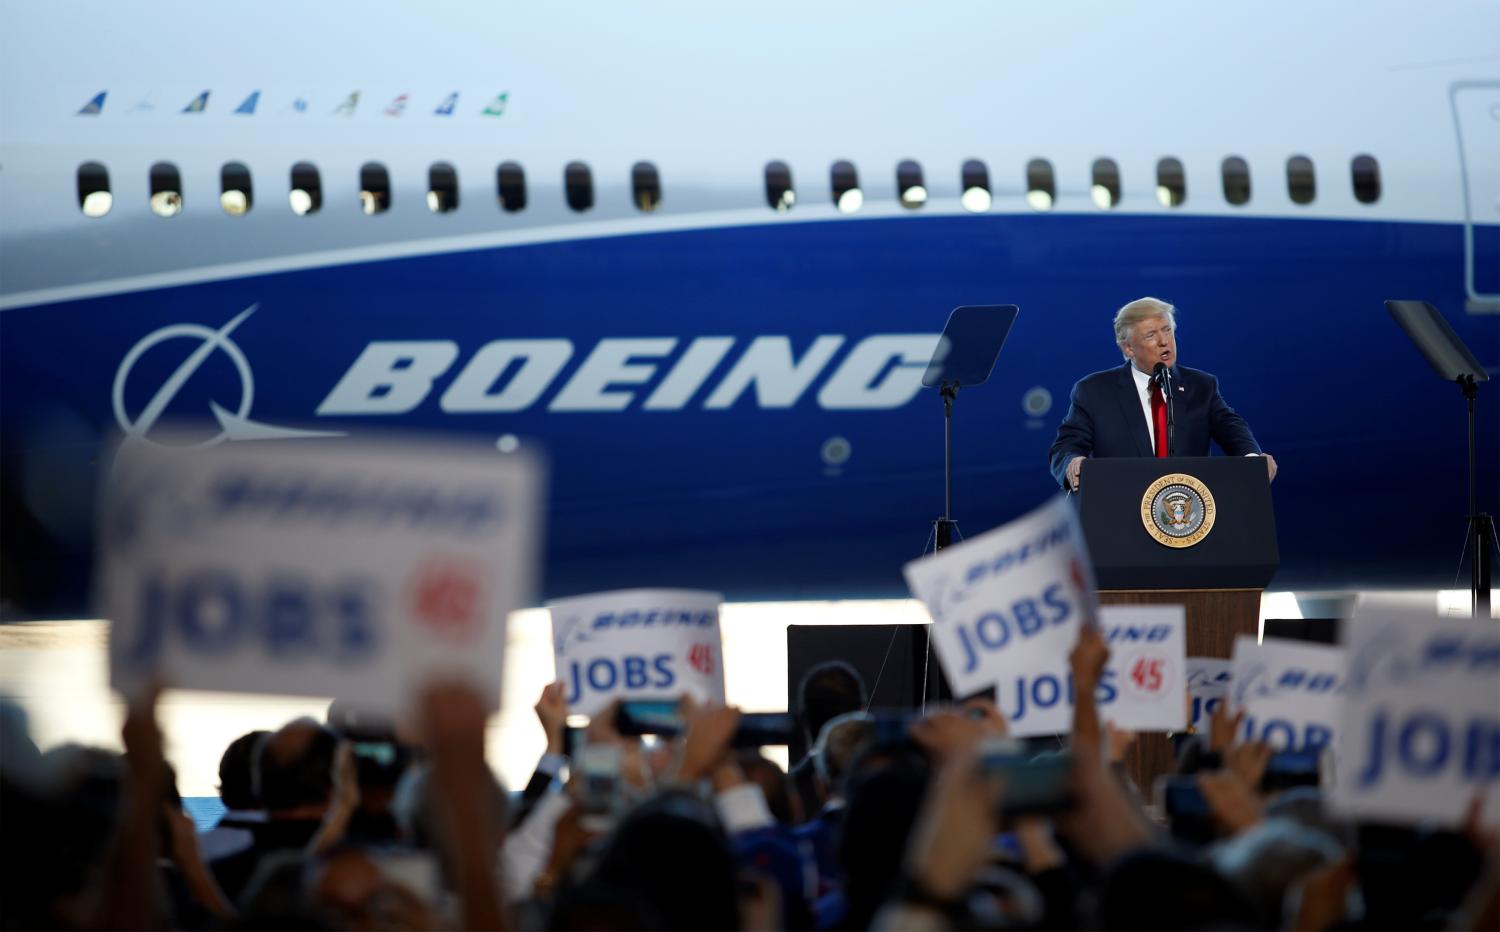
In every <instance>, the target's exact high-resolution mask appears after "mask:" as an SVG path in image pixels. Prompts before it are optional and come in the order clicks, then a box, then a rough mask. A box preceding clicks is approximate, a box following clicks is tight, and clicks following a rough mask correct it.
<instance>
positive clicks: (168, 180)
mask: <svg viewBox="0 0 1500 932" xmlns="http://www.w3.org/2000/svg"><path fill="white" fill-rule="evenodd" d="M151 212H152V213H154V214H156V215H157V216H158V217H175V216H177V215H178V214H180V213H182V176H181V175H180V174H178V172H177V166H176V165H173V164H172V163H171V162H157V163H156V164H155V165H152V166H151Z"/></svg>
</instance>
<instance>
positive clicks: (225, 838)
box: [198, 730, 271, 861]
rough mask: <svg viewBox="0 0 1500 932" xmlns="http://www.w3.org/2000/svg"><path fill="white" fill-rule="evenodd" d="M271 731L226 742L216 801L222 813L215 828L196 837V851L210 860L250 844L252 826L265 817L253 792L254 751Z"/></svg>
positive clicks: (251, 840) (220, 759) (257, 731)
mask: <svg viewBox="0 0 1500 932" xmlns="http://www.w3.org/2000/svg"><path fill="white" fill-rule="evenodd" d="M270 734H271V733H270V732H269V731H265V730H256V731H250V732H246V733H245V734H243V735H240V736H239V737H238V738H235V739H234V740H233V741H231V742H229V747H227V748H225V749H224V754H223V756H222V757H220V758H219V800H220V802H222V803H223V804H224V813H223V815H221V816H219V821H218V822H216V823H214V827H213V828H211V829H209V830H208V831H206V832H204V833H202V834H201V835H199V836H198V850H199V852H200V853H201V854H202V855H203V857H204V859H206V860H209V861H213V860H216V859H218V858H222V857H227V856H228V855H231V854H234V853H235V852H236V851H243V850H244V849H246V848H248V847H250V845H251V843H252V842H253V841H254V840H255V835H254V827H255V826H257V825H260V824H261V823H262V822H264V821H265V820H266V814H265V810H263V809H262V808H261V805H260V798H259V797H258V796H256V795H255V751H256V748H257V747H258V746H259V745H260V743H261V742H262V741H264V740H265V739H266V738H268V737H270Z"/></svg>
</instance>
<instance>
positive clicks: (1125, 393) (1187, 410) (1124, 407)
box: [1049, 298, 1276, 489]
mask: <svg viewBox="0 0 1500 932" xmlns="http://www.w3.org/2000/svg"><path fill="white" fill-rule="evenodd" d="M1176 329H1177V327H1176V318H1175V314H1174V310H1173V307H1172V305H1170V304H1167V303H1166V302H1165V301H1158V300H1157V299H1156V298H1140V299H1139V300H1136V301H1132V302H1130V303H1129V304H1127V305H1125V306H1124V307H1122V308H1120V311H1119V313H1117V314H1116V315H1115V342H1116V343H1117V344H1119V347H1120V352H1121V353H1122V354H1123V355H1124V356H1125V365H1123V366H1121V367H1119V368H1118V369H1107V370H1105V371H1104V372H1095V373H1094V374H1093V375H1090V376H1085V377H1084V378H1082V379H1080V380H1079V381H1078V384H1076V385H1074V386H1073V394H1072V397H1071V399H1070V402H1069V405H1068V415H1067V417H1065V418H1063V422H1062V424H1061V425H1060V426H1059V427H1058V428H1057V439H1056V440H1054V441H1053V442H1052V450H1051V451H1050V453H1049V458H1050V460H1051V464H1052V476H1053V478H1055V479H1056V480H1057V482H1058V485H1061V486H1062V487H1063V488H1065V489H1077V488H1078V484H1079V476H1080V473H1081V471H1082V468H1083V461H1084V460H1085V459H1087V458H1089V457H1091V456H1096V457H1097V456H1162V457H1165V456H1207V455H1208V447H1209V442H1210V441H1212V442H1214V443H1217V444H1218V445H1219V449H1221V450H1223V451H1224V452H1225V453H1227V454H1229V455H1230V456H1263V457H1265V460H1266V468H1267V469H1268V470H1269V471H1270V475H1271V478H1272V479H1275V478H1276V460H1275V459H1274V458H1273V457H1272V456H1271V455H1270V454H1269V453H1263V452H1261V449H1260V444H1258V443H1256V442H1255V435H1254V434H1252V433H1251V432H1250V425H1248V424H1246V423H1245V419H1244V418H1242V417H1240V416H1239V415H1238V414H1235V413H1234V409H1233V408H1231V407H1229V405H1227V404H1225V403H1224V399H1223V397H1222V396H1220V394H1219V380H1218V379H1217V378H1215V377H1214V376H1212V375H1210V374H1209V373H1207V372H1203V371H1202V370H1199V369H1189V368H1187V367H1186V366H1179V365H1178V364H1177V334H1176ZM1158 363H1160V364H1163V365H1165V366H1166V367H1167V368H1168V369H1169V370H1170V373H1171V379H1170V382H1169V385H1170V390H1171V392H1172V401H1173V418H1174V427H1173V430H1172V431H1171V449H1170V450H1168V449H1167V440H1168V438H1167V433H1168V432H1167V430H1166V424H1167V416H1166V401H1165V399H1164V397H1163V395H1162V391H1161V388H1160V386H1159V385H1158V383H1157V382H1156V381H1155V380H1153V379H1152V372H1153V370H1154V369H1155V367H1156V365H1157V364H1158Z"/></svg>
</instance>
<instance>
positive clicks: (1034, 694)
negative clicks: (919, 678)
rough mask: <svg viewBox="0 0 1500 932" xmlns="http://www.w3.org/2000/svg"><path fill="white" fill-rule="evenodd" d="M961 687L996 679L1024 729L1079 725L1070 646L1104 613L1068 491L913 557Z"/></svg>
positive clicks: (918, 588) (913, 577)
mask: <svg viewBox="0 0 1500 932" xmlns="http://www.w3.org/2000/svg"><path fill="white" fill-rule="evenodd" d="M906 582H907V585H908V586H910V588H911V591H912V593H913V594H914V595H915V596H916V597H917V598H918V599H920V600H921V601H922V602H923V603H924V604H925V605H926V606H927V610H928V612H929V613H931V615H932V620H933V632H932V638H933V642H934V643H935V644H936V645H937V652H938V659H939V660H940V661H941V662H942V664H943V672H944V673H946V674H947V676H948V682H949V683H950V684H951V685H952V687H953V692H954V694H955V695H957V696H969V695H972V694H974V693H977V692H980V691H982V690H985V689H988V688H991V687H994V688H995V690H996V701H997V704H998V705H999V706H1000V709H1001V711H1002V712H1004V713H1005V716H1006V718H1007V719H1009V721H1010V729H1011V734H1014V735H1017V736H1024V735H1038V734H1059V733H1062V732H1066V731H1069V730H1070V729H1071V728H1072V717H1073V706H1072V702H1071V700H1070V698H1069V697H1070V696H1071V694H1072V680H1071V676H1070V674H1069V672H1068V652H1069V651H1070V650H1072V648H1073V645H1074V643H1075V642H1076V641H1077V639H1078V625H1079V623H1080V622H1081V621H1089V622H1090V623H1092V622H1094V621H1095V620H1096V619H1097V611H1098V608H1097V601H1096V596H1095V593H1094V583H1093V570H1092V568H1091V567H1090V565H1089V561H1088V554H1087V552H1086V550H1085V549H1084V543H1083V532H1082V531H1081V530H1080V528H1079V526H1078V518H1077V515H1076V513H1075V512H1074V510H1073V506H1072V505H1071V504H1069V503H1068V501H1067V499H1066V498H1064V497H1062V496H1058V497H1057V498H1054V499H1053V500H1052V501H1051V502H1049V503H1047V504H1046V505H1043V506H1042V507H1041V508H1038V509H1036V510H1035V511H1033V512H1031V513H1030V514H1028V515H1026V516H1024V517H1022V518H1018V519H1017V520H1015V521H1012V522H1011V523H1010V524H1007V525H1004V526H1003V527H999V528H996V529H995V530H993V531H989V532H986V533H984V534H981V535H979V536H978V537H971V538H969V539H968V540H967V541H965V542H964V543H962V544H958V545H956V546H953V547H948V548H945V549H944V550H942V551H941V552H940V553H936V554H933V555H932V556H930V557H925V558H923V559H921V560H917V561H915V562H912V563H908V564H907V565H906Z"/></svg>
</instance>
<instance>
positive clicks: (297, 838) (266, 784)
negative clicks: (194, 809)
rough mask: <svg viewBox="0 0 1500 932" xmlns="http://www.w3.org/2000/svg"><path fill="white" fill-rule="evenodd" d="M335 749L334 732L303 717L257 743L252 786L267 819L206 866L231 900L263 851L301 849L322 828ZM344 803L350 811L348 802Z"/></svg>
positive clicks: (331, 787) (330, 792) (329, 799)
mask: <svg viewBox="0 0 1500 932" xmlns="http://www.w3.org/2000/svg"><path fill="white" fill-rule="evenodd" d="M338 751H339V740H338V738H337V737H336V736H335V735H334V733H333V732H332V731H330V730H328V729H327V728H325V727H324V726H323V725H320V724H319V723H318V722H316V721H313V720H312V719H308V718H303V719H297V720H296V721H293V722H290V723H288V724H286V725H284V726H282V727H281V728H280V729H278V730H277V731H275V732H273V733H272V734H271V735H270V736H268V737H267V738H265V739H264V740H263V741H262V742H261V743H260V745H259V747H258V749H257V751H256V755H255V778H256V779H255V786H256V791H257V795H258V796H259V798H260V801H261V803H262V805H264V807H265V810H266V820H265V822H263V823H261V824H259V825H256V826H254V827H253V828H252V830H251V831H252V832H253V834H254V836H255V837H254V841H253V842H252V843H251V844H250V846H249V847H247V848H245V849H243V850H241V851H236V852H234V853H233V854H230V855H226V856H224V857H220V858H217V859H215V860H214V861H212V862H210V865H209V866H210V868H211V869H212V870H213V874H214V877H215V879H216V880H217V881H218V883H219V886H220V888H221V889H222V890H223V891H224V893H225V895H227V896H228V897H229V898H230V900H231V901H233V900H237V899H238V897H239V895H240V893H241V892H243V890H244V889H245V886H246V884H247V883H249V881H250V878H251V877H252V876H253V875H254V873H255V870H256V868H257V867H258V866H259V864H260V862H261V860H262V859H264V858H265V857H266V856H267V855H268V854H271V853H272V852H276V851H285V850H302V849H305V848H306V847H307V846H308V844H309V842H311V841H312V840H313V837H314V836H315V835H317V834H318V831H319V830H320V829H322V828H323V819H324V816H326V815H327V814H328V811H329V805H330V803H332V802H333V790H334V762H335V758H336V757H337V756H338ZM346 769H347V763H346ZM343 782H347V778H346V781H343ZM346 808H349V809H350V810H351V811H350V813H349V814H351V815H352V807H346Z"/></svg>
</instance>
